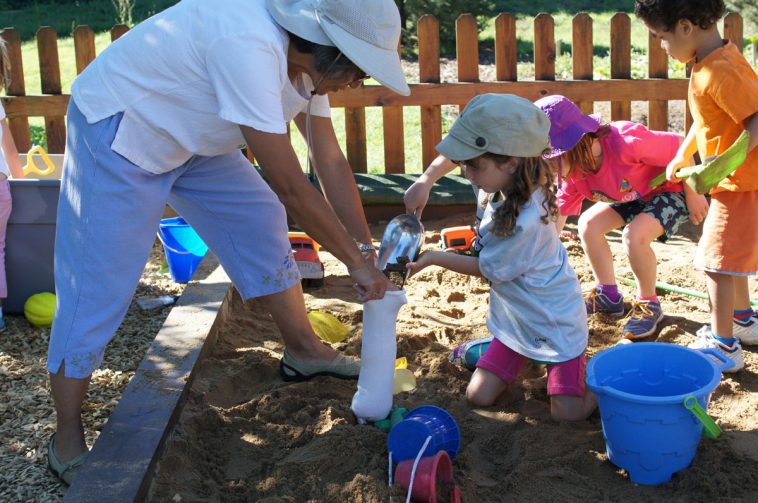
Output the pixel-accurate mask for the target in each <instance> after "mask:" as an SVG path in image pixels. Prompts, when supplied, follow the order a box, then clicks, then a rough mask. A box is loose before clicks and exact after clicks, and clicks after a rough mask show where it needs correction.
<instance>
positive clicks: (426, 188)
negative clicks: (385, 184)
mask: <svg viewBox="0 0 758 503" xmlns="http://www.w3.org/2000/svg"><path fill="white" fill-rule="evenodd" d="M431 189H432V187H431V185H430V184H429V183H427V182H424V181H421V180H419V181H416V182H413V185H411V186H410V187H408V190H406V191H405V194H403V202H404V203H405V212H406V213H410V214H411V215H415V216H416V218H418V219H420V218H421V213H422V212H423V211H424V208H425V207H426V203H427V201H429V192H430V191H431Z"/></svg>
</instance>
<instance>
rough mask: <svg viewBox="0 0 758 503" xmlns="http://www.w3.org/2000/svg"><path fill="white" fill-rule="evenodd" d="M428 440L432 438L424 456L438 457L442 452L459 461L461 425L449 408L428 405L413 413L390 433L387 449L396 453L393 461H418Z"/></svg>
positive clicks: (393, 454)
mask: <svg viewBox="0 0 758 503" xmlns="http://www.w3.org/2000/svg"><path fill="white" fill-rule="evenodd" d="M427 437H432V440H431V442H429V445H427V447H426V449H425V450H424V454H423V456H434V455H435V454H437V452H439V451H447V453H448V454H449V455H450V459H455V456H456V454H458V450H459V449H460V447H461V432H460V430H459V429H458V424H457V423H456V422H455V419H453V416H451V415H450V413H449V412H448V411H446V410H445V409H441V408H439V407H435V406H434V405H424V406H421V407H416V408H415V409H413V410H412V411H410V412H409V413H408V415H407V416H405V419H403V420H402V421H400V422H399V423H397V424H396V425H395V427H394V428H392V430H391V431H390V434H389V436H388V437H387V450H388V451H389V452H390V453H392V462H393V463H399V462H401V461H405V460H406V459H415V458H416V456H417V455H418V453H419V451H420V450H421V448H422V447H423V446H424V442H426V439H427Z"/></svg>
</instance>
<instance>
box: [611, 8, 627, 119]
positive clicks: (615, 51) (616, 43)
mask: <svg viewBox="0 0 758 503" xmlns="http://www.w3.org/2000/svg"><path fill="white" fill-rule="evenodd" d="M631 77H632V24H631V21H630V19H629V15H628V14H626V13H625V12H617V13H616V14H614V15H613V17H612V18H611V78H612V79H630V78H631ZM631 118H632V104H631V103H630V102H629V101H628V100H615V101H611V120H614V121H617V120H630V119H631Z"/></svg>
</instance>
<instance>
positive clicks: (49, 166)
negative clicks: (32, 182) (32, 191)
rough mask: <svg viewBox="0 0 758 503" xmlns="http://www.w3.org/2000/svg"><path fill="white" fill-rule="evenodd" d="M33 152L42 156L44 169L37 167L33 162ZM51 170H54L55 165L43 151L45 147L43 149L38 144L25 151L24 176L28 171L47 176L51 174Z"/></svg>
mask: <svg viewBox="0 0 758 503" xmlns="http://www.w3.org/2000/svg"><path fill="white" fill-rule="evenodd" d="M34 154H39V156H40V157H42V161H43V162H44V163H45V166H46V168H45V169H39V168H38V167H37V165H36V164H34ZM53 171H55V165H54V164H53V161H51V160H50V158H49V157H48V156H47V152H45V149H43V148H42V147H40V146H39V145H35V146H34V147H32V148H31V149H30V150H29V152H27V154H26V166H24V176H26V175H28V174H29V173H36V174H38V175H39V176H47V175H49V174H51V173H52V172H53Z"/></svg>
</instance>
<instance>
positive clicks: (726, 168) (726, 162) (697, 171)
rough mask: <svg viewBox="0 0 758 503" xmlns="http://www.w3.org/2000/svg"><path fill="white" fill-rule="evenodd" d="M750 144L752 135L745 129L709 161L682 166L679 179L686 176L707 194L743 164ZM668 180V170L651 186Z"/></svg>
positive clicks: (691, 183)
mask: <svg viewBox="0 0 758 503" xmlns="http://www.w3.org/2000/svg"><path fill="white" fill-rule="evenodd" d="M749 144H750V135H749V134H748V132H747V131H743V132H742V134H741V135H740V136H739V138H737V141H735V142H734V143H733V144H732V146H731V147H729V148H728V149H726V150H725V151H724V152H723V153H722V154H721V155H719V156H717V157H715V158H714V159H712V160H710V161H709V162H706V163H703V164H698V165H696V166H690V167H688V168H682V169H680V170H679V171H677V172H676V177H677V178H679V179H682V178H686V179H687V185H689V186H690V187H691V188H692V190H694V191H695V192H697V193H698V194H706V193H708V192H710V190H711V189H712V188H713V187H715V186H716V185H717V184H718V183H719V182H720V181H721V180H723V179H724V178H726V177H727V176H729V175H731V174H732V173H734V172H735V171H736V170H737V168H739V167H740V166H742V163H743V162H745V159H746V158H747V148H748V145H749ZM664 181H666V172H665V171H664V172H663V173H661V174H660V175H658V176H656V177H655V178H653V179H652V180H650V186H651V187H657V186H658V185H660V184H662V183H663V182H664Z"/></svg>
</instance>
